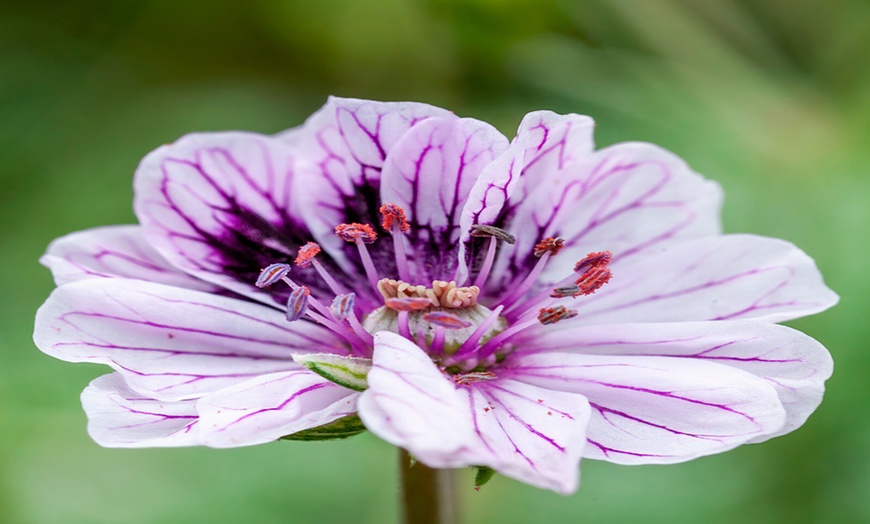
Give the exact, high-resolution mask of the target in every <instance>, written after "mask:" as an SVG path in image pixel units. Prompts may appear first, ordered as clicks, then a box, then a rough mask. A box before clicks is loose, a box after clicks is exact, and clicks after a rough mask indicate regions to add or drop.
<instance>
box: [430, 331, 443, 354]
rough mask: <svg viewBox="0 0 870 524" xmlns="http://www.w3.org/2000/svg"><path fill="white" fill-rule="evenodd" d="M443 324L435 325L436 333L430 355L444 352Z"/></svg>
mask: <svg viewBox="0 0 870 524" xmlns="http://www.w3.org/2000/svg"><path fill="white" fill-rule="evenodd" d="M445 331H446V330H445V329H444V327H443V326H439V325H437V324H436V325H435V335H434V336H433V337H432V343H431V344H429V354H430V355H440V354H441V353H443V352H444V332H445Z"/></svg>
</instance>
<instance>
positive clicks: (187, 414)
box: [82, 373, 200, 448]
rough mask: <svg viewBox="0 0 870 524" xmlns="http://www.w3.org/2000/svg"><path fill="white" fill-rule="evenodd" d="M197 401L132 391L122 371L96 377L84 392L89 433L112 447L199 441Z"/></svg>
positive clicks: (100, 443) (181, 443) (164, 444)
mask: <svg viewBox="0 0 870 524" xmlns="http://www.w3.org/2000/svg"><path fill="white" fill-rule="evenodd" d="M194 404H195V402H194V401H192V400H180V401H177V402H167V401H162V400H154V399H152V398H148V397H145V396H143V395H140V394H139V393H136V392H135V391H133V390H131V389H130V388H129V387H128V386H127V384H126V383H125V382H124V379H123V378H122V377H121V375H119V374H118V373H112V374H109V375H103V376H102V377H99V378H96V379H94V381H93V382H91V383H90V385H89V386H88V387H86V388H85V390H84V391H82V406H83V407H84V409H85V413H87V415H88V433H89V434H90V435H91V438H92V439H94V441H95V442H96V443H97V444H99V445H101V446H106V447H110V448H151V447H175V446H194V445H197V444H199V443H200V442H199V428H198V427H197V425H198V424H197V419H198V417H197V414H196V406H195V405H194Z"/></svg>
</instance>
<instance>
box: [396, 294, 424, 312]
mask: <svg viewBox="0 0 870 524" xmlns="http://www.w3.org/2000/svg"><path fill="white" fill-rule="evenodd" d="M384 303H385V304H386V305H387V307H388V308H390V309H392V310H393V311H421V310H423V309H428V308H430V307H432V302H430V301H429V299H428V298H419V297H408V298H388V299H386V300H384Z"/></svg>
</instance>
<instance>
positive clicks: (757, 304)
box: [559, 235, 838, 324]
mask: <svg viewBox="0 0 870 524" xmlns="http://www.w3.org/2000/svg"><path fill="white" fill-rule="evenodd" d="M561 256H562V254H561V253H560V254H559V257H561ZM612 271H613V279H612V280H611V281H610V283H608V284H607V285H606V286H604V287H603V288H601V289H600V290H599V291H597V292H596V293H595V294H594V295H591V296H589V297H585V298H583V299H580V300H577V301H576V302H572V304H573V305H572V306H571V307H574V308H575V309H577V310H578V312H579V315H578V317H577V319H576V321H577V322H581V323H584V324H592V323H594V324H603V323H617V322H619V323H621V322H665V321H692V320H738V319H752V320H763V321H766V322H782V321H784V320H789V319H793V318H797V317H802V316H804V315H809V314H812V313H818V312H819V311H824V310H825V309H827V308H829V307H831V306H833V305H834V304H836V303H837V300H838V297H837V295H836V294H835V293H834V292H833V291H831V290H830V289H828V288H827V287H826V286H825V284H824V282H823V281H822V276H821V274H820V273H819V270H818V268H816V265H815V263H814V262H813V260H812V259H811V258H810V257H808V256H807V255H806V254H805V253H804V252H803V251H801V250H800V249H798V248H797V247H795V246H794V245H793V244H791V243H789V242H785V241H783V240H778V239H773V238H765V237H759V236H754V235H725V236H714V237H706V238H698V239H693V240H686V241H683V242H679V243H672V244H669V245H667V246H662V247H661V248H660V249H659V250H658V251H656V252H655V253H650V254H648V255H647V256H644V257H642V258H634V259H630V260H628V261H622V260H619V259H618V258H616V257H614V263H613V265H612Z"/></svg>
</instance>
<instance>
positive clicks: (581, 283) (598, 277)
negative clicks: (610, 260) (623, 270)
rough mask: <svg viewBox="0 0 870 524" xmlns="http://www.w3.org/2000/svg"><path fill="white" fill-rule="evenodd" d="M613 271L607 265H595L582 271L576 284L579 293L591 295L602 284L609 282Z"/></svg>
mask: <svg viewBox="0 0 870 524" xmlns="http://www.w3.org/2000/svg"><path fill="white" fill-rule="evenodd" d="M612 277H613V273H611V272H610V268H609V267H596V268H593V269H590V270H588V271H586V272H585V273H583V275H581V276H580V278H578V279H577V281H576V284H577V286H578V287H579V288H580V294H581V295H591V294H592V293H595V292H596V291H598V289H599V288H600V287H601V286H603V285H604V284H606V283H608V282H610V279H611V278H612Z"/></svg>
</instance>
